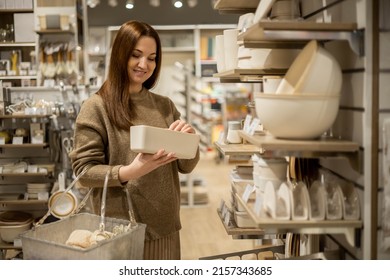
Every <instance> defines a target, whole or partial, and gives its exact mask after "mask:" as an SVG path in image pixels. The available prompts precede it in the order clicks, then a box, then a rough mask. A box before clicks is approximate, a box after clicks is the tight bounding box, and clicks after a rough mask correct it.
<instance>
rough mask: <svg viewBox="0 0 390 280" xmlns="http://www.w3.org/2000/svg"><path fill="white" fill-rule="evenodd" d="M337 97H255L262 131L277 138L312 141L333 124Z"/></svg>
mask: <svg viewBox="0 0 390 280" xmlns="http://www.w3.org/2000/svg"><path fill="white" fill-rule="evenodd" d="M339 101H340V96H339V95H315V94H311V95H302V94H298V95H292V94H283V95H282V94H260V93H256V94H255V106H256V113H257V116H258V118H259V119H260V121H261V123H262V124H263V126H264V129H265V130H267V131H269V132H270V133H271V134H272V135H273V136H275V137H277V138H286V139H315V138H317V137H319V136H321V135H322V134H323V133H324V132H325V131H327V130H328V129H329V128H330V127H331V126H332V124H333V122H334V121H335V119H336V117H337V113H338V109H339Z"/></svg>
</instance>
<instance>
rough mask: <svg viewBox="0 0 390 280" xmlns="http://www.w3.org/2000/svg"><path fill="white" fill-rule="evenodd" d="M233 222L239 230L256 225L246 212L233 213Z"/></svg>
mask: <svg viewBox="0 0 390 280" xmlns="http://www.w3.org/2000/svg"><path fill="white" fill-rule="evenodd" d="M234 221H235V222H236V225H237V226H238V227H240V228H254V227H256V223H255V222H254V221H253V220H252V218H251V217H250V216H249V215H248V213H247V212H246V211H242V212H241V211H234Z"/></svg>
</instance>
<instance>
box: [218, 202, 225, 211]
mask: <svg viewBox="0 0 390 280" xmlns="http://www.w3.org/2000/svg"><path fill="white" fill-rule="evenodd" d="M224 207H225V201H224V200H223V199H221V202H220V203H219V211H221V213H222V209H223V208H224Z"/></svg>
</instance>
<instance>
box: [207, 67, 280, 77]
mask: <svg viewBox="0 0 390 280" xmlns="http://www.w3.org/2000/svg"><path fill="white" fill-rule="evenodd" d="M286 72H287V69H238V68H237V69H232V70H228V71H224V72H221V73H216V74H214V75H213V77H216V78H223V79H240V78H241V77H243V76H258V77H262V76H264V75H284V74H286Z"/></svg>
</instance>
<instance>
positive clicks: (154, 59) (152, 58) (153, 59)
mask: <svg viewBox="0 0 390 280" xmlns="http://www.w3.org/2000/svg"><path fill="white" fill-rule="evenodd" d="M148 59H149V61H156V58H155V57H149V58H148Z"/></svg>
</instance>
